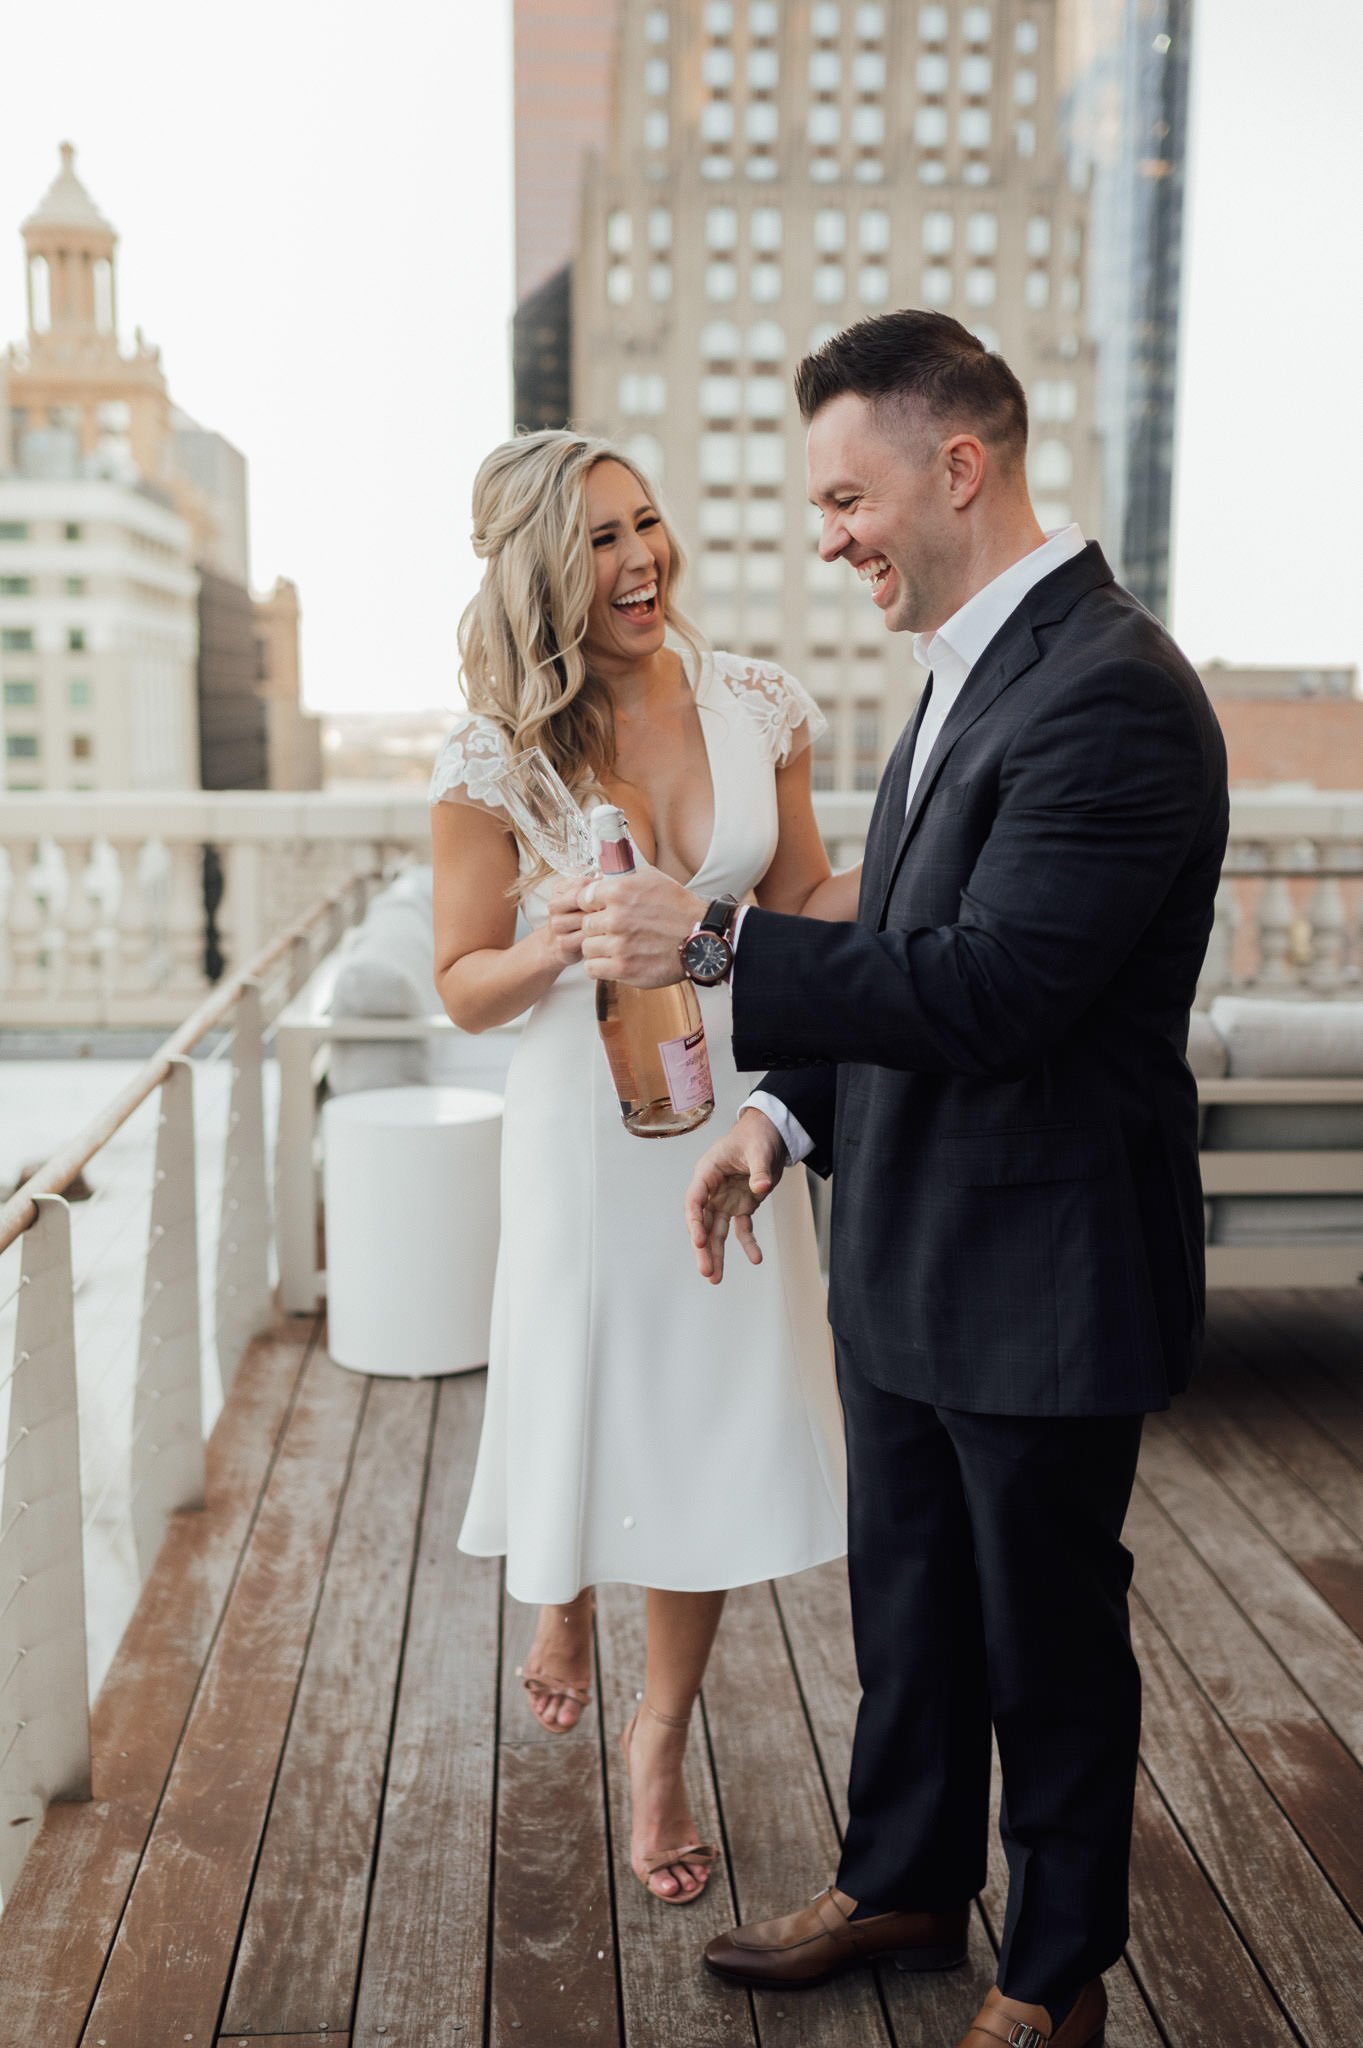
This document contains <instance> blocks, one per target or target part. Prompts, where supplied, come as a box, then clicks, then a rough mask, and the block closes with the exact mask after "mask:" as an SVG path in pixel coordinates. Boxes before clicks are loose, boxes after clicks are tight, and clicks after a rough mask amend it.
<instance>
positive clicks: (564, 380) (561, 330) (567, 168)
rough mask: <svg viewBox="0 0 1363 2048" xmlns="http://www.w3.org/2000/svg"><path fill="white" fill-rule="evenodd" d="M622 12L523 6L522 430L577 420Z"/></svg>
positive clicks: (584, 2) (536, 3)
mask: <svg viewBox="0 0 1363 2048" xmlns="http://www.w3.org/2000/svg"><path fill="white" fill-rule="evenodd" d="M621 4H622V0H515V31H514V32H515V101H516V315H515V321H514V325H513V388H514V404H515V415H516V424H517V425H518V426H522V427H561V426H564V425H566V423H567V422H568V420H569V419H571V417H572V412H573V395H572V388H571V361H572V312H571V273H572V260H573V251H574V249H575V247H576V245H577V226H578V207H579V204H580V198H581V192H582V173H583V166H584V163H585V161H586V158H587V155H588V153H589V152H590V151H592V150H598V149H603V148H604V147H605V145H606V140H607V137H608V134H609V132H610V112H611V80H612V77H613V75H614V63H615V48H616V28H617V22H618V18H619V14H620V8H621ZM624 4H626V5H628V4H630V0H624Z"/></svg>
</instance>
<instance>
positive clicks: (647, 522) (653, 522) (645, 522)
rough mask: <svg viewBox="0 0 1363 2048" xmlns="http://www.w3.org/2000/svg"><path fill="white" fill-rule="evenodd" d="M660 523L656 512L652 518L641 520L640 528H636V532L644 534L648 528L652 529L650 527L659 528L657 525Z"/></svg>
mask: <svg viewBox="0 0 1363 2048" xmlns="http://www.w3.org/2000/svg"><path fill="white" fill-rule="evenodd" d="M658 523H659V521H658V515H657V513H656V512H654V513H653V514H652V515H651V516H650V517H649V518H647V519H641V520H640V521H639V524H638V527H637V528H636V531H637V532H639V533H643V532H644V530H645V529H646V528H647V527H650V526H657V525H658Z"/></svg>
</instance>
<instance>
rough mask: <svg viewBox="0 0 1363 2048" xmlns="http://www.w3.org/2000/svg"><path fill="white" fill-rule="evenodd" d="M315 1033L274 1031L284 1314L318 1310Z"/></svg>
mask: <svg viewBox="0 0 1363 2048" xmlns="http://www.w3.org/2000/svg"><path fill="white" fill-rule="evenodd" d="M315 1050H316V1040H315V1038H314V1036H313V1033H312V1032H311V1031H310V1030H308V1029H307V1028H306V1027H305V1026H303V1025H301V1024H290V1025H286V1026H284V1027H283V1028H281V1029H280V1030H278V1031H276V1033H275V1060H276V1062H277V1064H278V1067H279V1126H278V1129H277V1131H276V1133H275V1244H276V1246H277V1248H278V1252H279V1301H280V1306H281V1308H282V1309H283V1311H284V1313H285V1315H287V1316H309V1315H311V1314H312V1312H313V1310H314V1309H315V1308H316V1306H317V1172H316V1168H315V1167H314V1165H313V1159H312V1147H313V1121H314V1115H315V1107H314V1103H313V1080H312V1061H313V1054H314V1052H315Z"/></svg>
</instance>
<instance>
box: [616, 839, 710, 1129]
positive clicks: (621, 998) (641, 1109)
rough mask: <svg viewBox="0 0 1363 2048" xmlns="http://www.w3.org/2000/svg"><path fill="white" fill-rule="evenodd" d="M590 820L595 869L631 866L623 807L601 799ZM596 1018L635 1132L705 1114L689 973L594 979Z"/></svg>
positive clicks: (682, 1125)
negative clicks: (664, 983)
mask: <svg viewBox="0 0 1363 2048" xmlns="http://www.w3.org/2000/svg"><path fill="white" fill-rule="evenodd" d="M591 825H592V836H593V838H594V839H595V841H596V847H597V866H598V868H599V869H600V872H601V873H602V874H603V875H628V874H632V873H633V872H634V847H633V845H632V844H631V841H630V836H629V827H628V825H627V824H626V822H625V814H624V812H623V811H621V810H618V809H617V808H616V806H615V805H614V804H598V805H597V807H596V809H595V810H594V811H593V812H592V817H591ZM596 1021H597V1023H598V1025H599V1026H600V1029H601V1042H602V1044H603V1045H604V1046H605V1048H606V1058H607V1060H608V1061H609V1062H610V1070H611V1076H612V1079H613V1080H614V1082H615V1092H616V1094H617V1096H618V1097H619V1098H620V1114H621V1116H622V1117H623V1118H624V1123H625V1129H626V1130H627V1131H633V1133H634V1135H635V1137H636V1138H675V1137H677V1136H678V1135H679V1134H680V1133H681V1132H682V1131H694V1130H695V1128H696V1126H697V1125H698V1124H703V1123H704V1122H705V1119H706V1118H707V1117H708V1116H709V1115H710V1114H711V1112H712V1110H713V1109H714V1106H715V1090H714V1084H713V1082H712V1081H711V1079H710V1057H709V1054H708V1053H707V1052H706V1049H705V1026H704V1024H702V1022H701V1016H700V1004H699V1003H698V1002H697V1001H696V991H695V989H694V988H693V987H692V986H691V983H690V982H689V981H678V982H673V983H672V984H671V986H670V987H668V988H629V987H627V985H626V984H625V983H624V982H621V981H599V982H598V983H597V985H596Z"/></svg>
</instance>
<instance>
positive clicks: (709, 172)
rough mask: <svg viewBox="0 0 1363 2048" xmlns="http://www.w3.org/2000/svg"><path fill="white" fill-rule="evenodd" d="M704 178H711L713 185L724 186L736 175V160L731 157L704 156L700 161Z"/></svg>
mask: <svg viewBox="0 0 1363 2048" xmlns="http://www.w3.org/2000/svg"><path fill="white" fill-rule="evenodd" d="M700 174H701V176H702V178H709V179H710V180H711V182H712V183H713V184H716V185H722V184H725V183H727V181H728V180H729V179H730V178H732V176H733V174H734V160H733V158H732V157H731V156H703V157H702V158H701V160H700Z"/></svg>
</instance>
